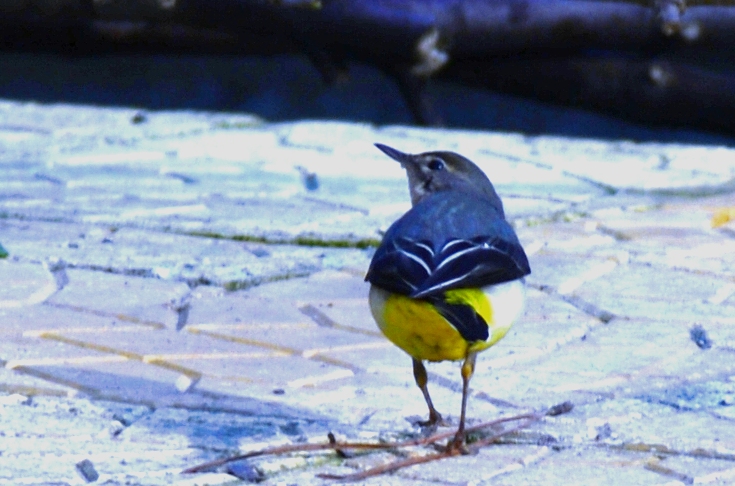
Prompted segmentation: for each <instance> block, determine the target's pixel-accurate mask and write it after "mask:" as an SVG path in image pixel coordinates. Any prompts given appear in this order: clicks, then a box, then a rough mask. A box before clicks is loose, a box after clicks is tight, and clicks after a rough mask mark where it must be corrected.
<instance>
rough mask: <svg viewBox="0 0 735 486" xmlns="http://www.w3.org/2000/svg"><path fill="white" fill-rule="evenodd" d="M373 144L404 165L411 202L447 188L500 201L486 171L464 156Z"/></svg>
mask: <svg viewBox="0 0 735 486" xmlns="http://www.w3.org/2000/svg"><path fill="white" fill-rule="evenodd" d="M375 146H376V147H378V148H379V149H380V150H381V151H382V152H383V153H385V154H386V155H387V156H388V157H390V158H392V159H393V160H396V161H398V162H400V163H401V166H403V168H404V169H406V173H407V174H408V188H409V190H410V191H411V203H412V204H413V205H414V206H415V205H416V204H418V203H419V202H420V201H421V200H422V199H423V198H425V197H426V196H429V195H431V194H434V193H436V192H440V191H447V190H458V191H468V192H472V193H475V194H478V195H483V196H486V197H488V198H489V199H491V200H493V202H495V201H497V202H498V203H500V198H499V197H498V194H497V193H496V192H495V188H494V187H493V185H492V183H491V182H490V180H489V179H488V178H487V176H486V175H485V173H484V172H483V171H482V170H481V169H480V168H479V167H477V166H476V165H475V164H474V163H473V162H472V161H471V160H469V159H468V158H466V157H463V156H461V155H459V154H457V153H454V152H445V151H438V152H424V153H421V154H406V153H403V152H401V151H399V150H396V149H394V148H392V147H388V146H387V145H383V144H380V143H376V144H375ZM500 207H501V211H502V205H501V206H500Z"/></svg>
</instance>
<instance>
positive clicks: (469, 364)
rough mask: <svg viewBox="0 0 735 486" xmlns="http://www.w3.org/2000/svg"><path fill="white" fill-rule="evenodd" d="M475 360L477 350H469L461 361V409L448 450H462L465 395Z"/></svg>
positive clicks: (465, 409) (465, 407)
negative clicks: (457, 424)
mask: <svg viewBox="0 0 735 486" xmlns="http://www.w3.org/2000/svg"><path fill="white" fill-rule="evenodd" d="M476 360H477V352H473V351H470V352H469V353H468V354H467V357H466V358H465V360H464V363H462V411H461V412H460V415H459V427H458V428H457V433H456V434H455V435H454V439H452V441H451V442H450V443H449V444H448V445H447V450H448V451H449V452H463V449H464V445H465V431H464V422H465V415H466V411H467V395H468V393H469V390H470V378H472V374H473V373H474V372H475V361H476Z"/></svg>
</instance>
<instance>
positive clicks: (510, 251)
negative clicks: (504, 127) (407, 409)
mask: <svg viewBox="0 0 735 486" xmlns="http://www.w3.org/2000/svg"><path fill="white" fill-rule="evenodd" d="M375 146H376V147H377V148H378V149H380V150H381V151H382V152H383V153H385V154H386V155H387V156H388V157H390V158H392V159H394V160H396V161H397V162H399V163H400V164H401V165H402V166H403V168H404V169H405V170H406V173H407V176H408V187H409V192H410V196H411V205H412V207H411V209H410V210H409V211H408V212H406V213H405V214H404V215H403V216H401V217H400V218H399V219H398V220H397V221H395V222H394V223H393V224H392V225H391V226H390V227H389V228H388V230H387V231H386V232H385V234H384V235H383V239H382V241H381V243H380V245H379V246H378V248H377V250H376V251H375V254H374V255H373V258H372V260H371V262H370V266H369V268H368V271H367V274H366V276H365V280H366V281H367V282H369V283H370V291H369V297H368V300H369V304H370V310H371V313H372V315H373V318H374V319H375V321H376V323H377V325H378V327H379V328H380V330H381V331H382V332H383V334H384V335H385V336H386V337H387V338H388V339H389V340H390V341H391V342H393V344H395V345H396V346H398V347H399V348H401V349H402V350H403V351H405V352H406V353H407V354H408V355H409V356H410V357H411V359H412V362H413V375H414V380H415V382H416V385H417V386H418V387H419V389H420V390H421V393H422V394H423V396H424V400H425V401H426V404H427V406H428V408H429V418H428V420H427V421H425V422H420V425H422V426H436V425H439V424H441V423H443V418H442V415H441V414H440V413H439V412H438V411H437V410H436V408H435V407H434V405H433V403H432V401H431V396H430V395H429V390H428V374H427V371H426V367H425V365H424V362H425V361H429V362H438V361H446V360H451V361H462V365H461V376H462V406H461V411H460V419H459V426H458V428H457V432H456V433H455V435H454V437H453V439H451V440H450V441H449V442H448V444H447V450H448V451H455V452H466V437H465V435H466V434H465V416H466V409H467V398H468V392H469V383H470V379H471V378H472V375H473V373H474V371H475V363H476V359H477V354H478V353H479V352H481V351H483V350H485V349H487V348H489V347H490V346H493V345H494V344H495V343H497V342H498V341H499V340H500V339H502V338H503V337H504V336H505V334H506V333H507V332H508V330H509V329H510V327H511V325H512V324H513V322H514V321H515V320H516V319H517V318H518V317H519V316H520V314H521V312H522V310H523V305H524V298H525V285H524V277H525V276H527V275H529V274H530V273H531V268H530V266H529V263H528V258H527V256H526V253H525V251H524V250H523V247H522V246H521V243H520V241H519V240H518V236H517V235H516V233H515V231H514V230H513V227H512V226H511V225H510V223H508V221H507V220H506V219H505V212H504V209H503V203H502V201H501V199H500V197H499V196H498V194H497V192H496V191H495V188H494V187H493V184H492V183H491V182H490V179H488V177H487V175H485V173H484V172H483V171H482V170H481V169H480V168H479V167H478V166H477V165H475V164H474V163H473V162H472V161H471V160H469V159H467V158H466V157H463V156H462V155H459V154H457V153H455V152H449V151H433V152H424V153H419V154H408V153H403V152H401V151H399V150H397V149H394V148H392V147H389V146H387V145H383V144H380V143H376V144H375Z"/></svg>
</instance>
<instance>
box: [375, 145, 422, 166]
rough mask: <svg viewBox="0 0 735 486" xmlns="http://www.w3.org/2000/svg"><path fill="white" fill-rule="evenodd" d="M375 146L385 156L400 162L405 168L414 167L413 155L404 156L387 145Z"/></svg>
mask: <svg viewBox="0 0 735 486" xmlns="http://www.w3.org/2000/svg"><path fill="white" fill-rule="evenodd" d="M375 146H376V147H378V148H379V149H380V150H381V151H382V152H383V153H384V154H385V155H387V156H388V157H390V158H391V159H393V160H396V161H398V162H400V163H401V165H402V166H403V167H405V168H408V167H409V166H412V165H414V163H413V155H411V154H404V153H403V152H401V151H399V150H396V149H394V148H392V147H389V146H387V145H383V144H382V143H376V144H375Z"/></svg>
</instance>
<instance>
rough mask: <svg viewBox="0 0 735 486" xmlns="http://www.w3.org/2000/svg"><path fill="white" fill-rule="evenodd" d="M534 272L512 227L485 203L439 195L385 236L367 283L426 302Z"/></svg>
mask: <svg viewBox="0 0 735 486" xmlns="http://www.w3.org/2000/svg"><path fill="white" fill-rule="evenodd" d="M530 272H531V270H530V267H529V265H528V259H527V258H526V254H525V252H524V251H523V248H522V247H521V244H520V242H519V241H518V237H517V236H516V234H515V232H514V231H513V228H512V227H511V226H510V225H509V224H508V222H507V221H505V219H504V218H502V216H501V215H500V213H499V212H498V211H497V209H496V208H494V207H493V205H492V204H490V203H488V202H487V201H486V200H484V199H481V198H472V197H469V196H467V195H465V194H455V193H447V194H443V193H442V194H437V195H436V196H433V197H432V198H427V199H426V200H425V201H424V202H422V203H420V204H418V205H416V206H414V207H413V208H412V209H411V210H410V211H409V212H408V213H406V214H405V215H404V216H403V217H402V218H401V219H399V220H398V221H396V222H395V223H394V224H393V225H392V226H391V227H390V228H389V229H388V231H387V232H386V234H385V237H384V239H383V242H382V244H381V245H380V247H379V248H378V250H377V251H376V252H375V256H374V257H373V260H372V262H371V264H370V269H369V270H368V274H367V277H366V280H368V281H370V282H371V283H372V284H374V285H377V286H378V287H381V288H384V289H386V290H389V291H391V292H396V293H400V294H403V295H408V296H410V297H414V298H420V299H428V298H429V297H431V296H438V295H441V294H443V293H444V292H446V291H447V290H450V289H455V288H469V287H484V286H486V285H491V284H499V283H503V282H508V281H511V280H516V279H519V278H522V277H524V276H525V275H528V274H529V273H530Z"/></svg>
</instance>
